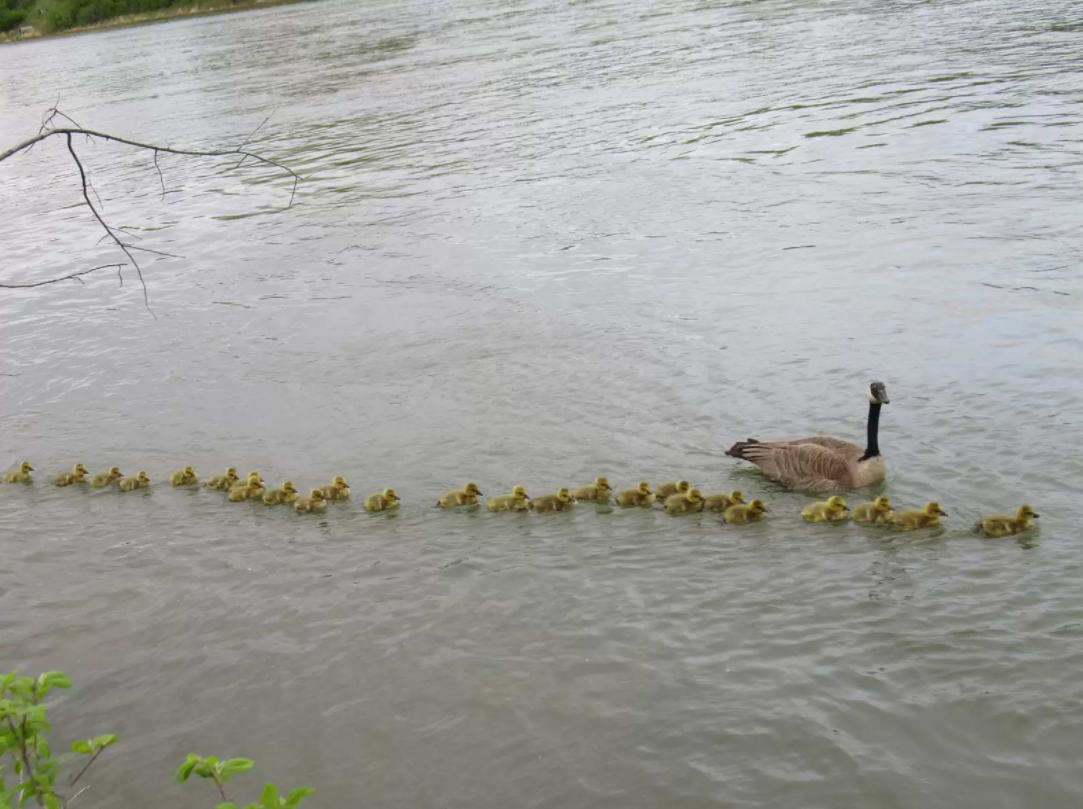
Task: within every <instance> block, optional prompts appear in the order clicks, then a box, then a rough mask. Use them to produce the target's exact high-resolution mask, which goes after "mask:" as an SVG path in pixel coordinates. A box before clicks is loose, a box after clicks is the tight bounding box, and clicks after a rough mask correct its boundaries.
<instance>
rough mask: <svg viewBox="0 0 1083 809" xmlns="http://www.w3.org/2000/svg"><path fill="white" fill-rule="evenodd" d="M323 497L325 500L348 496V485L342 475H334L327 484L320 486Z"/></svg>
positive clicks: (343, 498) (342, 498) (340, 498)
mask: <svg viewBox="0 0 1083 809" xmlns="http://www.w3.org/2000/svg"><path fill="white" fill-rule="evenodd" d="M320 491H321V492H323V496H324V498H326V499H327V500H345V499H347V498H348V497H349V496H350V486H349V484H347V483H346V478H344V477H343V476H342V475H335V479H334V480H332V481H331V482H330V483H329V484H328V485H327V486H321V487H320Z"/></svg>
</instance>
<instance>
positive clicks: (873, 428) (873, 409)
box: [861, 402, 883, 461]
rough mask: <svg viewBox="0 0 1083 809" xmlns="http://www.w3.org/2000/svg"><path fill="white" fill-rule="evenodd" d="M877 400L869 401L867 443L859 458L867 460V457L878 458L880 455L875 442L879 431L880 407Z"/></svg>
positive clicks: (877, 444) (878, 447) (878, 446)
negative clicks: (863, 452)
mask: <svg viewBox="0 0 1083 809" xmlns="http://www.w3.org/2000/svg"><path fill="white" fill-rule="evenodd" d="M882 406H883V405H881V404H880V403H879V402H869V426H868V430H869V437H868V444H867V445H866V447H865V454H864V455H863V456H861V460H863V461H867V460H869V458H878V457H879V456H880V444H879V443H877V440H876V439H877V434H878V433H879V432H880V408H881V407H882Z"/></svg>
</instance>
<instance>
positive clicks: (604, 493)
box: [572, 477, 613, 500]
mask: <svg viewBox="0 0 1083 809" xmlns="http://www.w3.org/2000/svg"><path fill="white" fill-rule="evenodd" d="M612 491H613V489H612V487H610V485H609V478H607V477H600V478H594V483H592V484H591V485H590V486H580V487H579V488H578V489H575V490H573V491H572V497H574V498H575V499H576V500H609V494H610V493H611V492H612Z"/></svg>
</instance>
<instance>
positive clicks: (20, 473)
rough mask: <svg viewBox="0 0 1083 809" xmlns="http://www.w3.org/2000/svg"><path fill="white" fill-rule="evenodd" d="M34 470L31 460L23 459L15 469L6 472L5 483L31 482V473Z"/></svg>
mask: <svg viewBox="0 0 1083 809" xmlns="http://www.w3.org/2000/svg"><path fill="white" fill-rule="evenodd" d="M33 471H34V467H32V466H31V465H30V461H23V462H22V463H21V464H19V468H18V469H16V470H15V471H13V472H5V473H4V483H30V482H31V480H32V478H31V477H30V473H31V472H33Z"/></svg>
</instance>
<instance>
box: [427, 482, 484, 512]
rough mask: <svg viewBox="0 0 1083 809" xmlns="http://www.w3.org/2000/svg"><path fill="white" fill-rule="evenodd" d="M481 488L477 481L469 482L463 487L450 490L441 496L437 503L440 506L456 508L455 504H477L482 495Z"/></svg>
mask: <svg viewBox="0 0 1083 809" xmlns="http://www.w3.org/2000/svg"><path fill="white" fill-rule="evenodd" d="M481 496H482V494H481V489H479V488H478V484H476V483H467V484H466V485H465V486H463V487H462V488H461V489H455V490H454V491H451V492H448V493H447V494H445V495H444V496H443V497H441V498H440V500H439V502H438V503H437V504H436V505H437V506H439V507H440V508H455V506H476V505H477V504H478V498H479V497H481Z"/></svg>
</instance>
